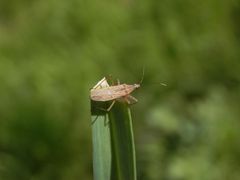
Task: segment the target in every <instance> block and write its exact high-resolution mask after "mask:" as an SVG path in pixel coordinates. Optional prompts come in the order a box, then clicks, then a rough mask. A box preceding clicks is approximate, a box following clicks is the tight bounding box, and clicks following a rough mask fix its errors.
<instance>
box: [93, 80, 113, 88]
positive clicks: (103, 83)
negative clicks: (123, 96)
mask: <svg viewBox="0 0 240 180" xmlns="http://www.w3.org/2000/svg"><path fill="white" fill-rule="evenodd" d="M104 87H109V84H108V82H107V79H106V77H104V78H102V79H101V80H100V81H99V82H98V83H97V84H96V85H95V86H94V87H93V88H92V89H100V88H104Z"/></svg>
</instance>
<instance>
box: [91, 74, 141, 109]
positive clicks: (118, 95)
mask: <svg viewBox="0 0 240 180" xmlns="http://www.w3.org/2000/svg"><path fill="white" fill-rule="evenodd" d="M142 80H143V77H142ZM142 80H141V82H140V83H139V84H133V85H129V84H120V82H119V80H118V84H117V85H113V86H110V85H109V84H108V82H107V79H106V77H104V78H103V79H101V80H100V81H99V82H98V83H97V84H96V85H95V86H94V87H93V88H92V89H91V90H90V98H91V100H93V101H102V102H106V101H112V103H111V105H110V106H109V107H108V108H107V109H106V111H110V110H111V108H112V107H113V105H114V104H115V102H116V101H122V102H126V103H127V104H134V103H137V102H138V100H137V99H136V98H135V97H133V96H131V95H130V94H131V93H132V92H133V91H134V90H136V89H138V88H140V84H141V83H142Z"/></svg>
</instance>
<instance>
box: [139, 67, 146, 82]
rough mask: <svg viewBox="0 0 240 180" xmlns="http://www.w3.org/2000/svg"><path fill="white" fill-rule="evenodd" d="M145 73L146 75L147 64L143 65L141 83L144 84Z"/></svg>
mask: <svg viewBox="0 0 240 180" xmlns="http://www.w3.org/2000/svg"><path fill="white" fill-rule="evenodd" d="M144 75H145V66H144V67H143V71H142V78H141V81H140V82H139V84H142V82H143V79H144Z"/></svg>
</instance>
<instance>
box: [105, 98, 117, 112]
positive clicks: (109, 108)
mask: <svg viewBox="0 0 240 180" xmlns="http://www.w3.org/2000/svg"><path fill="white" fill-rule="evenodd" d="M115 102H116V101H115V100H114V101H113V102H112V103H111V105H110V106H109V107H108V108H107V112H109V111H110V110H111V109H112V107H113V105H114V104H115Z"/></svg>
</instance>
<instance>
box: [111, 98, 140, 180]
mask: <svg viewBox="0 0 240 180" xmlns="http://www.w3.org/2000/svg"><path fill="white" fill-rule="evenodd" d="M109 120H110V131H111V142H112V159H113V160H112V163H113V164H112V167H113V169H112V178H111V179H112V180H116V179H118V180H136V179H137V178H136V157H135V146H134V137H133V127H132V118H131V112H130V109H129V108H128V106H127V105H126V104H123V103H118V102H117V103H116V104H115V105H114V106H113V108H112V110H111V112H110V113H109Z"/></svg>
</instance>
